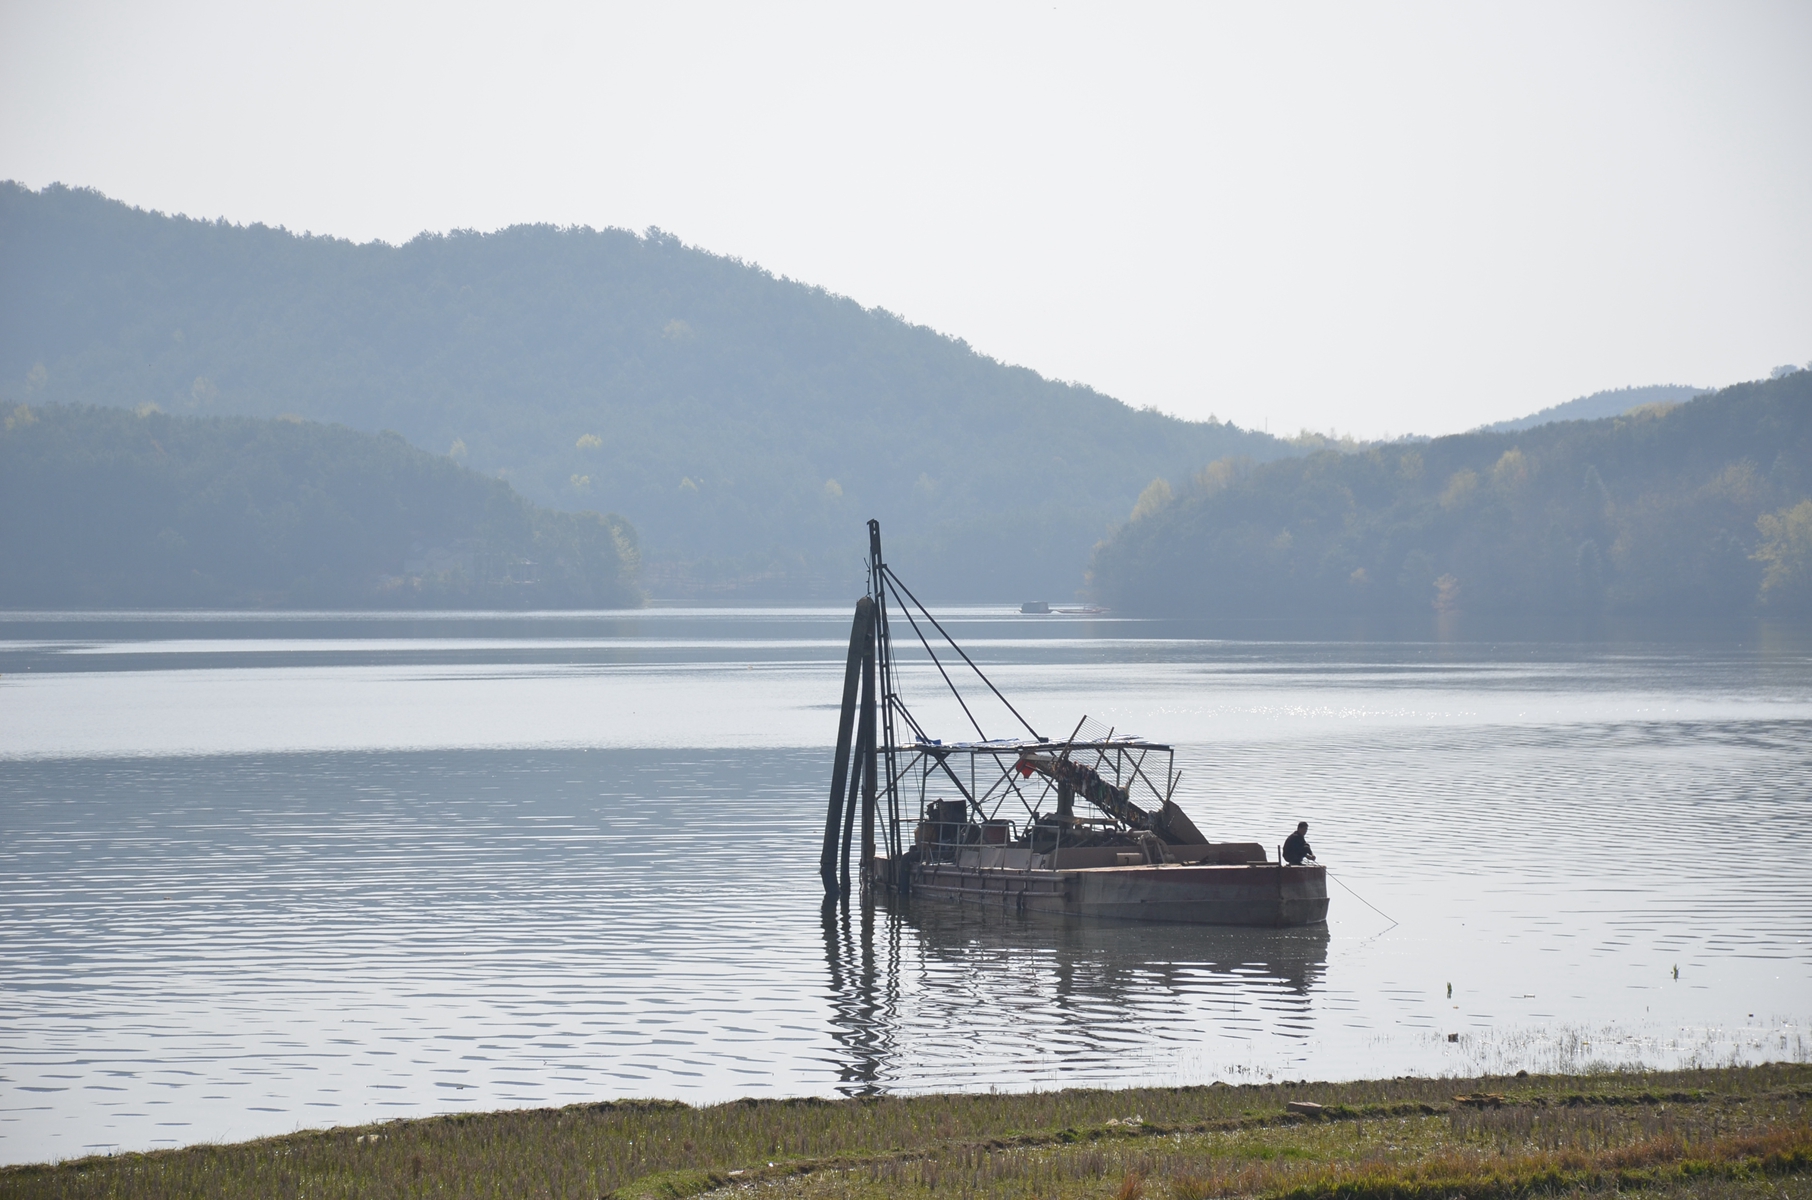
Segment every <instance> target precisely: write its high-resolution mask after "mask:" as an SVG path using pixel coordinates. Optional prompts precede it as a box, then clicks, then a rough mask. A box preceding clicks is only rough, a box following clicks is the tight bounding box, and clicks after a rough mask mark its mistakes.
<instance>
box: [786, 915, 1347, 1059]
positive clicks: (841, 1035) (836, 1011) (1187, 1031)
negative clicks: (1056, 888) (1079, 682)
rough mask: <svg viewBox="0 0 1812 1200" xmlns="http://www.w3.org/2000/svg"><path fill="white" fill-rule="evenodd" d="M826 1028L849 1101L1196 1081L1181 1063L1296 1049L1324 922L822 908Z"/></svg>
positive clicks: (1317, 969) (1317, 970) (1308, 1024)
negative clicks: (1157, 921)
mask: <svg viewBox="0 0 1812 1200" xmlns="http://www.w3.org/2000/svg"><path fill="white" fill-rule="evenodd" d="M822 915H823V927H824V928H823V933H824V951H825V965H826V968H827V971H828V976H829V995H828V998H829V1001H830V1004H831V1008H832V1016H831V1028H832V1031H833V1032H832V1036H833V1038H834V1040H835V1041H836V1043H837V1045H838V1047H839V1050H840V1053H839V1056H838V1061H837V1062H836V1063H835V1069H836V1077H837V1088H838V1090H839V1091H841V1092H843V1093H844V1094H847V1095H873V1094H880V1093H885V1092H892V1091H919V1090H928V1089H931V1088H934V1087H935V1088H939V1089H948V1088H951V1087H953V1086H971V1087H973V1086H983V1087H985V1086H1000V1087H1007V1088H1026V1087H1032V1086H1038V1087H1065V1086H1111V1085H1120V1086H1127V1085H1135V1084H1140V1083H1152V1084H1156V1083H1175V1082H1207V1081H1208V1079H1207V1078H1199V1079H1192V1078H1189V1077H1188V1072H1187V1071H1186V1070H1183V1069H1182V1067H1181V1065H1180V1064H1181V1059H1180V1057H1179V1055H1180V1052H1183V1051H1187V1050H1190V1049H1191V1048H1194V1049H1195V1050H1198V1051H1199V1052H1200V1053H1198V1054H1196V1055H1195V1059H1196V1060H1198V1061H1200V1062H1201V1063H1202V1067H1203V1069H1204V1070H1208V1071H1210V1072H1211V1074H1212V1073H1213V1068H1212V1063H1210V1062H1209V1061H1208V1060H1210V1059H1213V1060H1216V1061H1218V1060H1221V1059H1226V1060H1228V1061H1234V1062H1238V1061H1245V1060H1246V1059H1248V1058H1249V1057H1250V1055H1249V1053H1247V1051H1248V1050H1249V1048H1250V1047H1251V1046H1252V1044H1253V1043H1254V1042H1255V1041H1258V1040H1262V1039H1266V1038H1277V1037H1281V1038H1284V1039H1296V1040H1306V1039H1307V1038H1308V1037H1309V1035H1310V1034H1311V1032H1312V1031H1313V1024H1314V1014H1313V1011H1312V1005H1313V1002H1314V997H1315V994H1316V991H1317V988H1318V987H1319V985H1320V984H1321V982H1322V980H1323V977H1324V975H1325V973H1326V970H1327V951H1328V931H1327V926H1326V925H1312V926H1303V927H1297V928H1284V929H1276V928H1237V927H1217V926H1201V925H1164V926H1143V925H1138V924H1133V923H1128V922H1122V921H1094V920H1078V919H1074V918H1061V917H1041V916H1018V915H1013V914H1006V913H1002V912H1000V911H999V910H998V909H995V910H993V911H989V912H982V911H977V910H976V909H975V907H974V906H957V905H950V904H946V903H939V902H920V901H913V900H895V901H893V902H892V903H891V904H889V905H877V904H863V903H861V902H860V901H857V902H855V903H853V904H852V903H850V902H848V901H839V900H837V899H830V900H827V901H826V902H825V905H824V908H823V913H822Z"/></svg>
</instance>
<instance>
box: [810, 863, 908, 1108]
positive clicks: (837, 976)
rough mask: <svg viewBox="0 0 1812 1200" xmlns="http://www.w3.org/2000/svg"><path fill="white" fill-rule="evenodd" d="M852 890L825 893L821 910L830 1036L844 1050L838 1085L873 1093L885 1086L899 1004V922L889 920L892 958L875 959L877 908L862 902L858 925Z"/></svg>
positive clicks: (846, 1092) (850, 1092)
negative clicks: (854, 920) (853, 917)
mask: <svg viewBox="0 0 1812 1200" xmlns="http://www.w3.org/2000/svg"><path fill="white" fill-rule="evenodd" d="M849 906H850V900H849V896H848V894H844V895H841V896H827V897H825V900H824V905H823V907H822V909H821V910H820V914H821V919H822V922H823V927H824V959H825V965H826V967H827V968H828V969H829V972H830V1002H831V1037H832V1039H833V1040H835V1041H836V1043H837V1045H838V1046H839V1047H840V1049H841V1051H842V1053H841V1054H840V1055H839V1058H840V1060H841V1061H840V1062H839V1063H838V1064H837V1075H838V1088H837V1090H838V1091H840V1092H842V1093H843V1094H844V1095H847V1096H872V1095H878V1094H880V1093H881V1092H883V1091H884V1090H885V1088H884V1087H883V1085H882V1079H883V1078H884V1076H885V1075H886V1067H887V1063H888V1060H889V1059H890V1058H891V1057H892V1055H891V1051H892V1047H893V1035H892V1026H893V1020H892V1017H893V1014H894V1012H895V1011H897V1005H898V999H899V996H898V991H897V988H898V978H899V971H898V970H897V967H898V965H899V932H898V928H897V926H898V922H897V921H894V920H891V919H890V920H889V921H888V930H887V941H888V962H887V965H886V967H885V969H883V968H882V967H881V966H880V964H878V963H877V962H876V961H875V908H874V905H873V904H862V905H861V906H860V908H861V912H860V916H859V919H858V922H857V926H856V928H855V929H854V930H852V929H851V926H850V910H849Z"/></svg>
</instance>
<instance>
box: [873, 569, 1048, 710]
mask: <svg viewBox="0 0 1812 1200" xmlns="http://www.w3.org/2000/svg"><path fill="white" fill-rule="evenodd" d="M881 570H882V571H883V572H884V573H885V574H886V576H887V578H888V580H889V581H890V582H891V583H892V585H893V586H894V587H896V588H897V589H898V590H897V591H896V592H895V593H894V594H895V596H896V597H897V596H898V595H899V592H902V591H903V592H905V593H906V595H907V597H908V598H910V599H911V600H912V602H913V603H914V604H916V605H918V609H919V611H920V612H922V613H924V614H925V619H926V620H927V621H930V622H931V625H932V628H934V629H936V630H937V631H938V632H939V633H941V634H943V635H944V640H945V641H946V642H949V643H950V648H951V649H953V650H955V651H956V652H957V653H958V654H961V655H962V656H963V661H964V662H966V663H968V664H969V669H970V670H971V671H974V672H975V674H976V675H977V676H978V677H979V678H980V679H981V681H982V682H983V683H985V684H987V685H988V690H989V691H990V692H993V693H994V698H995V699H996V700H999V701H1000V702H1001V703H1002V704H1004V705H1006V706H1007V711H1008V712H1010V713H1012V714H1013V716H1014V718H1015V719H1017V720H1018V721H1019V723H1020V724H1021V725H1024V726H1025V727H1026V732H1027V733H1029V734H1031V735H1032V736H1033V737H1034V738H1036V739H1037V740H1039V741H1041V742H1042V741H1044V735H1043V734H1041V733H1039V732H1038V731H1037V730H1036V729H1033V728H1032V723H1031V722H1030V721H1028V720H1026V719H1025V718H1024V717H1022V716H1020V715H1019V710H1018V709H1017V708H1014V707H1013V702H1012V701H1010V700H1008V699H1007V698H1006V697H1005V696H1003V695H1001V694H1000V689H999V688H997V687H995V686H994V681H993V680H992V679H989V678H988V677H987V676H986V675H984V674H982V669H981V668H980V667H978V666H976V665H975V660H974V659H972V658H970V657H969V655H968V652H967V651H965V650H964V649H963V648H962V647H961V646H959V645H957V644H956V639H955V638H953V637H951V636H950V634H949V631H948V630H946V629H945V628H944V627H943V626H942V625H939V624H938V623H937V618H936V617H934V616H932V615H931V610H930V609H928V608H926V607H925V606H924V605H923V604H922V603H920V601H919V598H918V597H917V596H914V595H913V594H912V589H911V588H909V587H907V586H906V585H905V584H904V583H901V582H900V577H899V576H898V575H895V574H894V573H893V568H892V567H890V566H888V565H887V564H886V563H882V564H881ZM900 610H901V611H902V612H904V613H905V614H906V619H907V620H908V621H912V610H911V609H909V608H907V607H906V605H905V604H904V603H902V604H901V605H900ZM912 627H913V630H914V631H915V632H916V631H917V629H918V622H916V621H913V625H912ZM919 640H920V641H921V642H922V641H924V640H925V635H924V634H919ZM925 649H926V650H930V649H931V647H930V646H929V645H927V646H926V647H925ZM933 657H934V658H935V656H933ZM938 670H940V671H941V670H943V668H942V667H941V666H940V667H939V668H938ZM944 682H945V683H950V677H949V676H948V675H946V676H944ZM950 690H951V691H953V692H954V691H955V690H956V685H955V684H950ZM961 698H962V697H961V696H958V697H957V699H959V700H960V699H961ZM963 711H964V712H968V711H969V708H968V706H967V705H964V706H963ZM969 723H970V724H971V725H974V724H975V718H973V717H971V718H969ZM975 731H976V732H977V733H980V732H981V727H980V726H979V725H977V726H976V729H975ZM982 740H983V741H987V740H988V739H987V738H986V737H985V736H984V737H983V738H982Z"/></svg>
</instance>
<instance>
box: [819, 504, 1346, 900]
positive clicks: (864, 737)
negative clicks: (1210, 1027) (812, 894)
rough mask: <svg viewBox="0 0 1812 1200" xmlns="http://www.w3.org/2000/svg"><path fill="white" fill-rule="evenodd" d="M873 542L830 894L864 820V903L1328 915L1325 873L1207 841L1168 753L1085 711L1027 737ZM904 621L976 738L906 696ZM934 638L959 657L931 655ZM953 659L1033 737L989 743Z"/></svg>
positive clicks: (828, 833)
mask: <svg viewBox="0 0 1812 1200" xmlns="http://www.w3.org/2000/svg"><path fill="white" fill-rule="evenodd" d="M868 536H869V589H868V595H866V596H864V597H863V598H862V599H861V600H859V601H857V603H856V614H855V622H854V625H853V626H852V628H851V630H850V640H849V660H848V664H847V666H846V669H845V671H844V679H843V705H842V716H841V720H840V722H839V725H838V733H837V751H836V754H837V757H836V762H835V764H834V767H833V769H832V772H831V794H830V805H829V808H828V810H827V812H826V815H825V827H824V849H823V854H822V855H821V857H820V860H819V874H820V876H821V878H822V879H823V881H824V887H825V891H826V892H827V893H828V894H832V895H835V894H839V893H843V892H847V891H848V890H849V888H850V886H851V882H852V881H851V876H850V858H851V852H852V850H853V849H854V847H853V846H852V842H853V841H854V838H855V834H856V829H857V825H858V822H857V818H858V815H859V816H860V830H861V847H860V854H859V857H858V859H857V872H856V880H857V882H858V883H859V886H860V887H861V889H862V890H863V891H864V892H865V893H872V894H878V895H880V896H883V897H887V898H904V897H916V898H923V899H926V900H933V901H945V902H950V903H956V904H964V905H975V906H979V907H980V908H981V909H982V910H983V911H999V912H1014V913H1044V914H1051V915H1059V916H1070V917H1092V918H1103V919H1108V920H1118V921H1138V922H1150V923H1166V922H1168V923H1189V924H1204V925H1247V926H1252V925H1260V926H1299V925H1313V924H1316V923H1319V922H1322V921H1325V920H1326V919H1327V913H1328V891H1327V872H1326V870H1325V869H1324V868H1322V867H1320V866H1318V865H1315V864H1312V863H1310V864H1304V865H1301V866H1291V865H1289V864H1286V863H1283V862H1280V861H1277V860H1273V859H1270V858H1268V857H1267V856H1266V854H1265V848H1264V846H1262V845H1261V844H1259V843H1256V842H1213V841H1210V840H1209V839H1208V838H1207V837H1205V836H1203V834H1202V833H1201V831H1200V830H1199V829H1197V828H1196V826H1195V823H1194V822H1193V821H1191V820H1190V819H1189V817H1188V816H1187V815H1185V814H1184V812H1183V810H1182V809H1181V808H1180V807H1178V805H1177V804H1176V801H1175V792H1176V789H1177V785H1178V783H1179V782H1180V780H1181V775H1180V774H1179V773H1178V772H1177V771H1176V768H1175V758H1176V752H1175V750H1174V749H1173V748H1172V747H1170V746H1167V745H1163V744H1160V743H1156V742H1148V741H1146V740H1144V739H1143V738H1139V737H1133V736H1130V735H1127V734H1123V733H1120V732H1118V731H1116V730H1113V729H1108V730H1099V729H1089V728H1088V722H1087V718H1086V717H1084V718H1083V719H1082V720H1080V721H1078V722H1077V723H1076V726H1075V728H1074V729H1072V730H1071V731H1070V734H1069V736H1067V737H1060V738H1051V737H1046V736H1045V735H1043V734H1041V733H1039V732H1038V731H1037V730H1035V729H1033V728H1032V726H1031V725H1030V724H1029V723H1028V722H1027V721H1026V720H1025V718H1024V717H1022V716H1021V715H1020V713H1019V711H1018V710H1017V709H1016V708H1014V707H1013V705H1012V702H1011V701H1009V700H1008V699H1007V698H1006V697H1005V696H1004V695H1002V694H1001V692H1000V690H999V689H998V688H996V687H995V686H994V684H993V683H992V682H991V681H989V679H988V678H987V676H986V675H985V674H983V673H982V671H981V669H980V668H979V667H977V666H976V665H975V663H974V661H973V660H972V659H970V657H969V655H968V654H967V653H966V652H965V651H964V650H963V648H962V647H961V646H959V645H957V644H956V642H955V640H954V639H952V638H951V637H950V635H949V633H948V632H946V631H945V629H944V627H943V626H942V625H940V624H939V623H938V621H937V619H936V618H935V617H933V616H932V615H931V613H930V611H929V610H927V609H926V608H925V606H924V605H923V604H921V603H920V602H919V600H918V598H917V597H916V596H914V595H913V594H912V591H911V590H910V589H909V588H907V587H906V585H905V584H904V583H902V582H900V579H899V577H898V576H897V575H895V574H894V573H893V571H892V569H891V568H889V567H888V566H887V564H886V562H885V560H884V559H883V558H882V557H881V529H880V524H879V523H878V522H876V521H870V522H869V523H868ZM1025 607H1029V606H1025ZM1025 607H1022V611H1025ZM915 613H916V615H915ZM896 614H897V616H899V617H904V618H905V620H906V622H907V624H908V625H909V627H910V628H911V630H912V632H913V634H914V635H915V638H916V640H917V641H918V642H919V643H920V644H921V646H922V647H923V648H924V650H925V653H926V654H927V655H928V656H929V658H930V660H931V662H932V663H933V664H934V665H935V666H936V668H937V671H938V673H939V675H940V676H941V677H942V678H943V681H944V682H945V683H946V684H948V685H949V686H950V690H951V691H952V692H953V693H954V694H955V696H956V699H957V701H958V703H959V705H960V706H961V708H962V711H963V713H964V715H965V716H967V717H968V719H969V722H970V724H971V725H972V726H973V727H974V729H975V733H976V737H975V740H973V741H953V742H944V741H942V740H940V739H937V738H933V737H932V736H930V734H929V732H928V731H927V730H926V729H925V728H924V727H923V726H922V725H921V724H920V723H919V721H918V720H917V719H916V717H915V716H914V715H913V712H912V710H911V709H910V708H909V707H908V706H907V704H906V702H905V701H904V699H903V698H902V697H901V696H900V694H899V687H898V680H899V674H898V669H897V665H896V663H895V661H894V654H893V642H892V636H891V634H892V628H891V627H892V621H893V620H894V619H895V618H896ZM921 620H922V621H923V622H924V625H925V626H927V627H929V632H928V630H927V628H923V627H921V625H920V621H921ZM933 634H934V635H935V636H936V637H938V638H939V639H940V640H941V641H942V642H943V643H945V644H946V645H947V647H948V650H947V651H946V654H949V655H952V656H953V659H952V661H951V662H949V663H946V662H945V661H944V659H943V658H940V657H939V655H938V652H937V650H936V649H935V648H934V647H933V645H932V641H931V635H933ZM955 659H960V660H961V663H962V666H964V667H966V668H967V669H968V670H970V671H972V672H973V673H974V675H975V677H976V678H977V679H979V680H980V682H981V683H982V684H983V685H985V686H986V688H987V690H988V691H989V692H991V693H992V694H993V696H994V698H995V699H997V700H998V701H999V702H1000V704H1001V705H1003V706H1004V707H1005V708H1006V710H1007V712H1008V713H1010V714H1012V717H1013V719H1014V720H1015V721H1017V722H1018V723H1019V725H1020V726H1021V727H1022V728H1023V729H1024V731H1025V735H1026V736H1015V737H1010V738H989V737H987V735H986V734H985V733H983V731H982V728H981V725H980V723H979V722H978V721H977V720H976V717H975V713H974V710H973V709H972V708H971V707H970V705H969V703H968V701H967V700H966V699H965V697H964V695H963V693H962V691H961V689H959V688H958V687H957V686H956V684H955V683H954V681H952V679H951V677H950V672H951V670H952V669H956V667H957V664H956V662H955ZM1079 802H1080V803H1079Z"/></svg>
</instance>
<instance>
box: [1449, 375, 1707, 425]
mask: <svg viewBox="0 0 1812 1200" xmlns="http://www.w3.org/2000/svg"><path fill="white" fill-rule="evenodd" d="M1711 390H1712V389H1710V388H1701V387H1689V386H1687V385H1684V384H1678V383H1657V384H1650V385H1649V386H1647V387H1626V388H1614V389H1612V390H1610V391H1604V392H1593V393H1592V394H1591V395H1590V396H1581V397H1579V398H1578V399H1577V400H1568V401H1567V402H1566V403H1564V404H1556V405H1553V406H1552V407H1549V408H1544V409H1542V410H1541V411H1540V412H1538V413H1530V414H1529V415H1528V416H1526V417H1519V418H1517V419H1516V420H1514V421H1498V422H1496V423H1495V424H1492V425H1481V426H1479V428H1478V429H1477V430H1476V431H1475V432H1478V433H1513V432H1515V431H1516V430H1519V429H1533V428H1535V427H1536V426H1537V425H1547V424H1549V423H1551V422H1554V421H1596V420H1598V419H1600V418H1602V417H1620V416H1622V415H1623V414H1624V413H1626V412H1629V411H1630V410H1631V409H1633V408H1641V407H1642V406H1643V405H1644V404H1679V403H1681V402H1682V401H1686V400H1691V399H1692V398H1693V397H1695V396H1703V395H1706V394H1707V393H1709V392H1710V391H1711Z"/></svg>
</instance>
